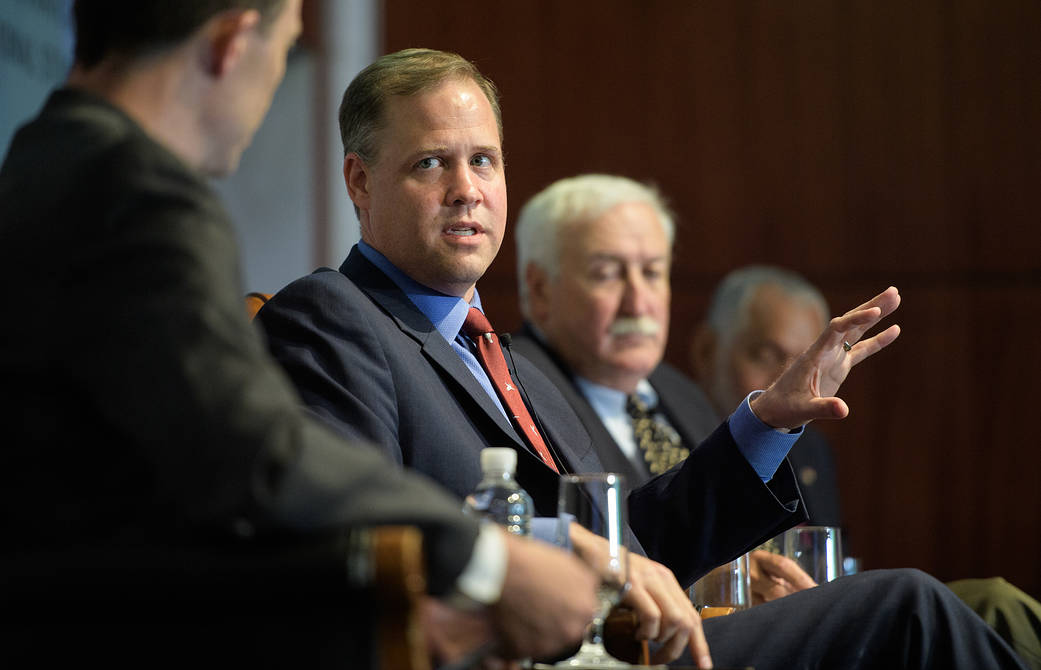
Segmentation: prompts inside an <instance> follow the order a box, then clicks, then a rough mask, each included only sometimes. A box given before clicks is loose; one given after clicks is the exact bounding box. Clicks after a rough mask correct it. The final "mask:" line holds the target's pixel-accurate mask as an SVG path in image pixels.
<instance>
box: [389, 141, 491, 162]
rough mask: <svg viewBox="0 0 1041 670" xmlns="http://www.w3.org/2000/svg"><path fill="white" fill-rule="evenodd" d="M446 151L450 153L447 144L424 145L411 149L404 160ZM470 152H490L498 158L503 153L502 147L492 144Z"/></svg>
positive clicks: (475, 148) (441, 153) (436, 154)
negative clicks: (424, 146)
mask: <svg viewBox="0 0 1041 670" xmlns="http://www.w3.org/2000/svg"><path fill="white" fill-rule="evenodd" d="M448 153H452V151H451V149H449V147H448V146H447V145H444V144H440V145H437V146H430V147H426V148H423V149H417V150H416V151H413V152H412V153H410V154H409V155H408V158H407V159H406V160H409V161H413V160H416V159H418V158H420V157H422V156H431V155H433V156H440V155H443V154H448ZM470 153H471V155H472V154H492V155H494V156H497V157H500V158H501V157H502V154H503V152H502V149H500V148H499V147H496V146H492V145H486V146H479V147H474V148H473V151H472V152H470Z"/></svg>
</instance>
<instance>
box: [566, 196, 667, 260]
mask: <svg viewBox="0 0 1041 670" xmlns="http://www.w3.org/2000/svg"><path fill="white" fill-rule="evenodd" d="M558 239H559V241H560V247H561V253H562V254H566V255H580V256H585V257H592V256H612V257H620V258H625V259H631V260H656V259H663V258H666V259H667V258H668V257H669V253H670V250H669V241H668V238H667V236H666V235H665V229H664V227H662V224H661V220H660V219H659V217H658V212H657V211H656V210H655V209H654V207H653V206H652V205H651V204H650V203H646V202H625V203H620V204H618V205H615V206H613V207H611V208H610V209H608V210H606V211H605V212H603V213H602V214H600V215H599V216H596V217H594V218H592V219H587V220H585V221H577V222H572V223H571V224H569V225H565V226H563V227H562V228H561V230H560V237H559V238H558Z"/></svg>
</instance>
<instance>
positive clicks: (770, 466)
mask: <svg viewBox="0 0 1041 670" xmlns="http://www.w3.org/2000/svg"><path fill="white" fill-rule="evenodd" d="M760 393H762V391H752V392H751V393H749V394H748V396H747V397H746V398H745V399H744V400H743V401H742V402H741V404H740V405H738V407H737V409H736V410H734V413H733V414H731V415H730V418H729V419H728V424H729V426H730V434H731V435H732V436H733V437H734V442H736V443H737V448H738V451H740V452H741V455H742V456H744V457H745V460H747V461H748V463H749V465H751V466H752V468H753V469H754V470H755V471H756V474H758V475H759V478H760V479H762V480H763V481H764V482H768V481H770V480H771V479H773V476H774V473H776V472H777V468H779V467H780V466H781V463H783V462H784V459H785V457H786V456H787V455H788V452H789V450H791V448H792V446H793V445H794V444H795V441H796V440H798V439H799V436H800V435H802V427H801V426H800V427H799V428H796V429H794V430H791V431H782V430H778V429H776V428H773V427H771V426H768V425H766V424H765V423H763V422H762V421H760V420H759V417H757V416H756V415H755V412H753V411H752V406H751V404H749V403H750V402H751V401H752V400H753V399H754V398H756V397H757V396H758V395H759V394H760Z"/></svg>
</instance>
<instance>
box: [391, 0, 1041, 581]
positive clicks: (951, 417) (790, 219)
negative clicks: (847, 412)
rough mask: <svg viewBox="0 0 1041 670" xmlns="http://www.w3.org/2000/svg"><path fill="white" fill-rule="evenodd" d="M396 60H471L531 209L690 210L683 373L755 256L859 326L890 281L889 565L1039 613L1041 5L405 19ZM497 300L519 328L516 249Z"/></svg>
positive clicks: (880, 396)
mask: <svg viewBox="0 0 1041 670" xmlns="http://www.w3.org/2000/svg"><path fill="white" fill-rule="evenodd" d="M384 13H385V17H384V18H385V21H384V25H385V45H386V49H387V50H388V51H391V50H396V49H400V48H404V47H408V46H428V47H433V48H440V49H448V50H452V51H456V52H458V53H461V54H463V55H464V56H466V57H467V58H469V59H471V60H473V61H475V62H476V63H477V64H478V66H479V67H480V68H481V69H482V71H484V72H485V73H486V74H488V75H489V76H490V77H491V78H492V79H494V80H495V81H496V83H497V84H498V85H499V87H500V89H501V92H502V102H503V109H504V121H505V126H506V150H507V155H508V160H509V175H508V176H509V184H510V196H511V202H512V209H511V216H510V221H511V223H512V221H513V219H514V217H515V214H516V212H517V210H518V209H519V208H520V206H521V205H522V204H523V202H524V201H525V199H526V198H528V197H529V196H531V195H532V194H533V193H535V192H536V191H537V190H538V189H540V188H542V187H543V186H545V185H546V184H548V183H549V182H551V181H553V180H555V179H558V178H560V177H565V176H570V175H573V174H577V173H581V172H590V171H606V172H615V173H620V174H625V175H627V176H630V177H634V178H637V179H644V180H650V181H653V182H655V183H657V184H658V185H659V186H660V187H661V188H662V189H663V190H664V192H665V193H666V194H667V195H668V196H669V197H670V199H671V201H672V204H673V206H674V208H675V209H676V211H677V212H678V214H679V217H680V225H681V227H680V230H679V233H678V239H677V249H676V264H675V270H674V279H673V286H674V298H673V326H674V327H673V333H672V339H671V342H670V346H669V350H668V353H667V355H668V358H669V359H670V360H671V361H672V362H674V363H676V364H678V365H680V366H681V367H688V366H687V353H688V352H687V337H688V334H689V331H690V328H691V327H692V326H693V324H694V323H695V322H696V320H697V319H699V318H700V316H701V314H703V312H704V309H705V305H706V303H707V299H708V294H709V291H710V290H711V288H712V286H713V285H714V283H715V282H716V281H717V280H718V279H719V278H720V277H721V276H722V275H723V274H724V273H725V272H726V271H728V270H730V269H732V268H734V267H737V266H739V265H743V264H746V263H751V262H771V263H778V264H783V265H786V266H789V267H792V268H794V269H796V270H799V271H801V272H803V273H804V274H806V275H807V276H808V277H809V278H810V279H811V280H813V281H815V282H817V283H818V284H819V285H820V286H821V287H822V288H823V290H824V292H825V294H826V296H827V297H828V299H829V300H830V301H831V302H832V305H833V307H834V308H835V309H839V308H842V309H846V308H848V307H850V306H852V305H855V304H858V303H859V302H861V301H862V300H864V299H865V298H867V297H869V296H871V295H873V294H874V293H876V292H877V291H879V290H881V289H882V288H884V287H885V286H887V285H889V284H895V285H897V286H899V287H900V289H901V292H902V294H903V296H904V299H905V303H904V307H903V308H902V309H901V310H900V312H899V318H898V321H899V322H900V323H901V324H902V325H903V327H904V335H903V337H902V339H901V341H900V342H898V343H897V344H896V345H894V347H893V348H892V349H891V350H889V351H886V352H884V353H883V354H882V355H880V356H879V357H878V358H877V359H876V360H873V361H871V362H870V364H868V365H866V366H864V367H863V368H862V369H858V370H857V371H856V372H855V373H854V376H853V377H852V378H851V379H850V380H849V382H848V384H847V386H846V387H845V389H844V396H845V397H846V398H847V400H848V401H849V403H850V405H851V407H852V409H853V414H852V415H851V416H850V417H849V418H848V419H847V420H845V421H843V422H839V423H834V424H828V425H825V426H823V429H824V430H825V432H827V433H828V434H829V435H830V436H831V437H832V439H833V441H834V443H835V444H836V447H837V449H838V458H839V464H840V479H841V484H842V487H843V490H844V493H845V509H846V512H847V517H848V519H847V525H848V526H849V531H850V544H851V547H854V548H855V550H856V552H857V553H858V554H860V555H862V556H863V558H864V560H865V563H866V565H867V567H875V568H879V567H892V566H914V567H919V568H922V569H925V570H927V571H929V572H931V573H933V574H935V575H936V576H937V577H940V578H941V579H953V578H958V577H968V576H991V575H1004V576H1005V577H1006V578H1008V579H1009V580H1010V581H1012V582H1014V583H1016V584H1018V585H1019V586H1021V587H1022V588H1024V589H1026V590H1027V591H1029V592H1031V593H1032V594H1033V595H1035V596H1038V597H1041V483H1039V478H1041V439H1039V438H1038V430H1037V428H1036V426H1037V425H1038V424H1039V423H1041V421H1039V412H1038V410H1037V409H1036V406H1035V405H1036V403H1035V402H1032V401H1033V398H1034V395H1035V391H1034V386H1036V384H1037V379H1038V375H1039V373H1041V353H1039V351H1041V348H1039V347H1038V346H1037V344H1036V340H1037V334H1038V332H1041V317H1039V314H1041V231H1039V223H1041V216H1039V214H1041V207H1039V197H1041V196H1039V191H1041V188H1039V186H1041V132H1039V130H1038V122H1039V120H1041V85H1039V82H1041V3H1037V2H1036V0H997V1H987V0H962V1H960V2H953V3H952V2H945V1H942V0H933V1H931V2H920V3H906V2H903V1H902V0H852V1H848V2H846V1H843V2H839V1H838V0H832V1H823V0H800V1H798V2H795V1H789V2H772V1H769V2H768V1H765V0H764V1H761V2H731V1H729V0H728V1H721V0H720V1H713V2H669V1H665V0H643V1H640V2H636V1H635V0H633V1H622V0H597V1H592V0H568V1H567V2H560V1H558V0H523V1H521V0H517V1H507V2H497V3H486V4H484V5H474V4H473V3H469V2H463V1H461V0H442V1H441V2H438V3H426V4H420V3H413V2H405V1H403V0H386V2H385V8H384ZM512 244H513V242H512V237H510V236H509V235H508V236H507V240H506V243H505V244H504V247H503V251H502V252H501V253H500V256H499V259H498V260H497V261H496V263H495V264H494V265H493V268H492V270H491V271H490V272H489V273H488V275H487V276H486V277H485V278H484V279H483V280H482V282H481V284H480V286H481V291H482V295H483V297H484V300H485V304H486V305H488V307H489V312H490V313H491V316H492V317H493V318H494V319H495V320H496V322H497V323H499V324H501V325H504V326H510V327H512V326H514V325H516V324H517V323H518V322H519V316H518V312H517V310H516V301H515V297H516V292H515V285H514V282H515V279H514V277H515V274H514V272H515V271H514V267H513V263H514V258H515V256H514V252H513V249H512Z"/></svg>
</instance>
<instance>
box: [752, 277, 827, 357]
mask: <svg viewBox="0 0 1041 670" xmlns="http://www.w3.org/2000/svg"><path fill="white" fill-rule="evenodd" d="M823 327H824V324H823V323H821V319H820V315H819V314H818V313H817V310H816V309H814V307H813V306H812V305H811V304H810V303H808V302H807V301H805V300H802V299H800V298H796V297H793V296H791V295H789V294H787V293H785V292H784V291H782V290H781V289H778V288H777V287H775V286H763V287H761V288H759V289H758V290H757V291H756V292H755V293H754V294H753V296H752V298H751V299H750V300H749V303H748V310H747V312H746V319H745V327H744V329H743V330H744V331H745V333H746V334H747V335H750V336H756V337H763V338H768V339H772V340H775V341H778V342H783V343H785V344H787V345H788V347H787V348H790V349H792V350H793V351H795V352H799V351H802V350H803V349H805V348H806V347H808V346H809V345H810V344H812V343H813V341H814V340H815V339H816V338H817V335H819V334H820V331H821V329H822V328H823Z"/></svg>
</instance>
